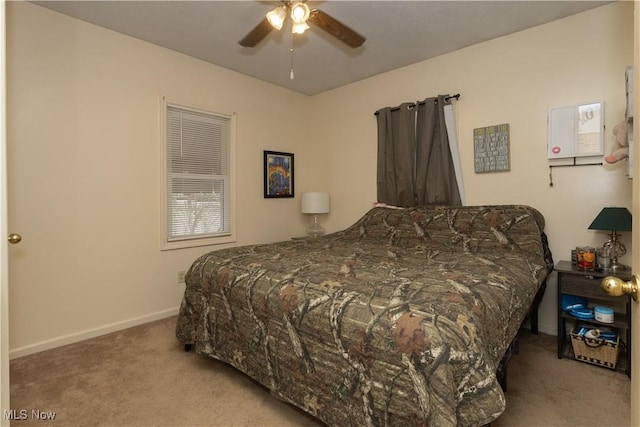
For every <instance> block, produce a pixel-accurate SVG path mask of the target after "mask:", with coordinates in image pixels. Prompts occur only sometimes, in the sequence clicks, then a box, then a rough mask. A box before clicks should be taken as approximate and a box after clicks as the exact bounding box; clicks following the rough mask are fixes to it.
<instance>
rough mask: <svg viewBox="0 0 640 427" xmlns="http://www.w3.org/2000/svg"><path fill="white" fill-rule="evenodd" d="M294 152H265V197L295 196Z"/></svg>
mask: <svg viewBox="0 0 640 427" xmlns="http://www.w3.org/2000/svg"><path fill="white" fill-rule="evenodd" d="M294 195H295V192H294V188H293V154H292V153H281V152H279V151H265V152H264V197H265V198H277V197H294Z"/></svg>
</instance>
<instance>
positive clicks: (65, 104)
mask: <svg viewBox="0 0 640 427" xmlns="http://www.w3.org/2000/svg"><path fill="white" fill-rule="evenodd" d="M7 6H8V7H7V44H8V45H7V78H8V82H7V86H8V93H7V95H8V100H7V103H8V104H7V105H8V136H7V140H8V151H9V153H8V155H9V157H8V158H9V177H8V178H9V225H10V229H11V230H12V231H14V232H20V233H21V234H22V235H23V238H24V240H23V242H22V243H21V244H20V245H16V246H12V248H11V251H10V274H11V276H10V328H11V334H10V337H11V348H12V350H13V351H12V354H13V355H14V356H19V355H21V354H27V353H29V352H33V351H38V350H41V349H45V348H48V347H52V346H56V345H60V344H64V343H66V342H72V341H76V340H78V339H82V338H86V337H89V336H93V335H96V334H100V333H104V332H108V331H110V330H114V329H118V328H122V327H125V326H128V325H131V324H135V323H140V322H143V321H148V320H152V319H154V318H158V317H163V316H167V315H170V314H173V313H175V310H176V307H177V306H178V305H179V302H180V298H181V293H182V291H183V289H184V287H183V286H182V285H177V284H176V273H177V271H178V270H185V269H186V268H188V266H189V264H190V262H191V261H192V260H193V259H194V258H195V257H196V256H198V255H199V254H201V253H203V252H205V251H206V250H209V249H211V247H201V248H193V249H187V250H176V251H166V252H161V251H160V250H159V242H158V235H159V227H160V224H159V222H160V212H159V209H160V202H159V198H160V196H159V192H160V188H161V186H160V183H159V170H160V165H159V129H158V120H159V111H158V108H159V105H160V104H159V97H160V96H161V95H165V96H167V97H170V98H172V99H174V100H179V101H181V102H183V103H187V104H191V105H194V106H199V107H202V108H208V109H211V110H214V111H220V112H235V113H236V114H237V118H238V120H237V123H238V134H237V141H238V149H237V166H238V171H239V173H238V176H237V189H238V193H237V197H238V212H237V224H238V242H237V243H238V244H244V243H253V242H269V241H275V240H284V239H288V238H289V237H291V236H295V235H300V234H302V233H303V232H304V231H303V230H304V227H305V225H306V223H305V219H304V218H302V217H301V216H300V215H299V213H298V211H299V207H298V203H299V198H298V197H296V198H295V199H280V200H266V199H263V197H262V151H263V150H265V149H273V150H281V151H290V152H294V153H295V156H296V157H295V161H296V164H295V166H296V193H297V194H299V193H300V191H305V190H328V191H330V192H331V198H332V212H331V214H329V215H327V216H326V218H323V223H324V224H325V225H326V226H327V228H328V229H329V230H330V231H335V230H338V229H341V228H343V227H345V226H347V225H349V224H351V223H352V222H353V221H355V220H356V219H357V218H358V217H359V216H361V215H362V214H363V213H364V212H365V211H366V210H367V209H368V208H369V207H370V206H371V202H373V201H374V200H375V195H376V189H375V178H376V177H375V163H376V158H375V156H376V144H377V141H376V131H375V129H376V122H375V117H374V115H373V112H374V111H375V110H377V109H378V108H381V107H384V106H388V105H397V104H399V103H400V102H403V101H410V100H418V99H423V98H425V97H427V96H432V95H436V94H438V93H458V92H459V93H461V94H462V97H461V99H460V101H459V102H456V103H455V108H456V114H457V122H458V133H459V139H460V150H461V154H462V162H463V169H464V175H465V189H466V192H467V198H468V202H469V203H470V204H485V203H526V204H530V205H533V206H535V207H537V208H538V209H539V210H540V211H541V212H542V213H543V214H544V215H545V217H546V218H547V233H548V234H549V237H550V241H551V248H552V250H553V251H554V255H555V258H556V259H564V258H566V257H567V256H568V253H569V250H570V248H571V247H573V246H576V245H578V244H580V245H582V244H592V245H598V244H601V243H602V242H603V241H604V237H605V236H604V235H601V234H598V233H595V232H591V231H588V230H587V229H586V228H587V226H588V224H589V223H590V221H591V220H592V218H593V217H594V216H595V215H596V214H597V213H598V212H599V210H600V209H601V208H602V207H603V206H605V205H618V206H628V207H630V206H631V183H630V181H629V180H627V179H626V178H625V176H624V165H617V166H614V167H610V166H604V167H600V166H587V167H579V168H559V169H556V170H554V187H553V188H550V187H549V180H548V173H549V168H548V165H549V162H548V161H547V159H546V140H547V137H546V132H547V126H546V115H547V110H548V109H549V108H550V107H555V106H562V105H567V104H571V103H577V102H585V101H593V100H603V101H604V102H605V109H606V112H605V114H606V125H607V129H611V128H612V127H613V125H615V123H616V122H617V121H619V120H620V119H621V118H622V114H623V112H624V79H623V76H624V67H625V66H626V65H629V64H631V61H632V32H633V17H632V16H633V14H632V12H633V10H632V7H633V5H632V4H629V3H617V4H613V5H608V6H605V7H602V8H599V9H595V10H593V11H591V12H587V13H583V14H580V15H577V16H574V17H570V18H567V19H563V20H560V21H557V22H554V23H551V24H548V25H544V26H540V27H537V28H534V29H531V30H528V31H524V32H521V33H517V34H514V35H511V36H508V37H504V38H501V39H497V40H494V41H490V42H487V43H483V44H480V45H477V46H473V47H469V48H466V49H463V50H460V51H457V52H454V53H451V54H448V55H443V56H441V57H438V58H435V59H432V60H429V61H425V62H422V63H419V64H415V65H413V66H409V67H405V68H402V69H399V70H396V71H393V72H389V73H386V74H383V75H380V76H377V77H374V78H371V79H367V80H364V81H361V82H358V83H355V84H353V85H350V86H347V87H344V88H341V89H336V90H333V91H330V92H326V93H324V94H321V95H317V96H315V97H305V96H302V95H298V94H295V93H293V92H290V91H287V90H284V89H280V88H277V87H275V86H272V85H269V84H266V83H262V82H259V81H257V80H254V79H251V78H248V77H246V76H242V75H239V74H237V73H234V72H231V71H228V70H224V69H222V68H219V67H215V66H213V65H210V64H206V63H204V62H201V61H198V60H195V59H192V58H189V57H186V56H184V55H180V54H177V53H175V52H172V51H169V50H166V49H163V48H160V47H157V46H154V45H150V44H147V43H145V42H141V41H138V40H134V39H131V38H129V37H126V36H123V35H120V34H117V33H114V32H110V31H107V30H104V29H101V28H98V27H95V26H92V25H89V24H86V23H83V22H80V21H77V20H73V19H71V18H68V17H65V16H63V15H60V14H57V13H54V12H51V11H49V10H47V9H44V8H40V7H38V6H34V5H32V4H28V3H13V2H10V3H8V5H7ZM180 79H182V80H180ZM283 118H287V119H290V118H294V119H296V120H297V122H298V123H300V126H299V127H296V128H293V127H291V126H281V125H280V124H281V123H282V120H283ZM290 123H295V121H293V120H292V121H290ZM499 123H509V124H510V125H511V172H507V173H494V174H475V173H474V172H473V144H472V138H471V135H472V130H473V128H476V127H482V126H487V125H493V124H499ZM606 143H607V147H609V146H610V144H611V135H610V132H609V131H608V132H607V141H606ZM596 160H597V161H601V159H596ZM625 238H626V236H625ZM628 242H630V240H625V243H628ZM629 246H630V243H629ZM627 258H628V257H627ZM627 262H629V261H627ZM553 286H554V283H551V288H550V289H549V291H548V294H547V298H545V307H544V311H543V319H542V328H543V330H544V331H547V332H550V333H555V314H554V313H553V304H554V303H555V299H554V296H553V293H554V291H555V289H554V288H553Z"/></svg>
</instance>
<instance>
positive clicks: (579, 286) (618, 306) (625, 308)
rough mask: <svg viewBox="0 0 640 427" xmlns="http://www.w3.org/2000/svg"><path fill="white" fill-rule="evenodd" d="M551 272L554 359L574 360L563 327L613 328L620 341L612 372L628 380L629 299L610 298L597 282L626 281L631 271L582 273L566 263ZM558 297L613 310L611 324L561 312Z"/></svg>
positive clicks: (560, 302)
mask: <svg viewBox="0 0 640 427" xmlns="http://www.w3.org/2000/svg"><path fill="white" fill-rule="evenodd" d="M554 270H555V271H556V272H557V273H558V306H557V310H558V359H562V358H563V357H566V358H572V359H573V358H574V354H573V348H572V346H571V342H570V336H569V333H568V332H567V327H570V328H573V325H574V324H575V323H576V322H582V323H587V324H590V325H602V326H609V327H614V328H618V330H619V333H620V337H621V339H620V345H621V347H620V353H619V355H618V363H617V364H616V370H619V371H624V372H626V373H627V375H628V376H631V296H629V295H625V296H622V297H612V296H609V295H607V293H606V292H605V291H604V290H602V288H601V287H600V281H601V280H602V278H604V277H607V276H615V277H619V278H620V279H622V280H630V279H631V271H630V270H623V271H620V270H618V271H616V272H615V273H614V272H612V271H608V270H607V271H604V270H600V271H584V270H578V268H577V267H576V266H575V265H573V264H571V262H570V261H560V262H558V263H557V264H556V265H555V267H554ZM562 294H568V295H575V296H579V297H582V298H585V299H587V300H588V301H589V306H594V305H604V306H607V307H611V308H613V310H614V322H613V323H602V322H599V321H597V320H595V319H578V318H577V317H573V316H572V315H570V314H569V313H566V312H564V311H563V310H562V297H561V296H562ZM623 333H624V334H623Z"/></svg>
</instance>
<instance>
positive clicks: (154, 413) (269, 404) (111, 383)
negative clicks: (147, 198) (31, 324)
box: [11, 317, 630, 427]
mask: <svg viewBox="0 0 640 427" xmlns="http://www.w3.org/2000/svg"><path fill="white" fill-rule="evenodd" d="M174 324H175V317H172V318H168V319H164V320H160V321H157V322H153V323H149V324H146V325H142V326H137V327H135V328H131V329H127V330H125V331H121V332H116V333H113V334H110V335H106V336H103V337H98V338H94V339H92V340H88V341H84V342H82V343H77V344H72V345H68V346H65V347H60V348H57V349H53V350H49V351H45V352H41V353H38V354H34V355H31V356H26V357H23V358H19V359H15V360H12V361H11V408H12V409H14V410H16V412H15V414H16V415H17V416H19V417H20V416H21V415H23V414H24V415H26V419H25V420H23V421H14V422H12V425H13V426H29V425H37V426H47V425H50V426H62V425H74V426H85V425H103V426H238V427H241V426H320V425H321V424H320V423H318V422H317V421H315V420H314V419H313V418H311V417H309V416H307V415H306V414H305V413H303V412H301V411H299V410H297V409H295V408H293V407H292V406H290V405H288V404H286V403H283V402H281V401H279V400H277V399H274V398H273V397H271V395H270V394H269V392H268V391H266V390H265V389H264V388H262V387H261V386H259V385H257V384H256V383H255V382H253V381H252V380H250V379H249V378H247V377H246V376H244V375H243V374H240V373H238V372H237V371H235V370H234V369H233V368H231V367H229V366H227V365H225V364H223V363H220V362H217V361H215V360H211V359H207V358H205V357H204V356H199V355H196V354H194V353H185V352H184V351H183V347H182V346H181V345H180V344H179V343H178V341H177V340H176V339H175V337H174V333H173V330H174ZM506 396H507V410H506V412H505V413H504V414H503V415H502V416H501V417H500V418H499V419H498V420H496V421H494V422H493V423H492V424H491V425H492V427H500V426H545V427H549V426H585V427H586V426H598V427H602V426H628V425H629V399H630V390H629V379H628V378H627V376H626V375H624V374H622V373H619V372H614V371H611V370H608V369H604V368H599V367H597V366H591V365H588V364H585V363H581V362H576V361H572V360H566V359H563V360H558V359H557V358H556V353H555V337H552V336H547V335H538V336H535V335H532V334H530V333H528V332H527V331H525V332H523V334H522V338H521V341H520V354H518V355H516V356H514V357H513V358H512V359H511V363H510V364H509V372H508V392H507V395H506ZM33 410H36V411H41V413H43V414H46V413H47V412H55V413H56V414H55V419H54V420H53V421H42V420H37V419H35V418H33V416H32V415H33V412H32V411H33ZM20 411H24V412H20Z"/></svg>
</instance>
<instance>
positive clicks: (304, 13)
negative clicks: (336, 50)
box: [239, 0, 366, 48]
mask: <svg viewBox="0 0 640 427" xmlns="http://www.w3.org/2000/svg"><path fill="white" fill-rule="evenodd" d="M281 3H282V4H281V5H279V6H278V7H276V8H275V9H273V10H272V11H270V12H268V13H267V15H266V17H265V18H264V19H263V20H262V21H261V22H260V23H259V24H258V25H256V27H255V28H254V29H253V30H251V31H250V32H249V34H247V35H246V36H245V37H244V38H243V39H242V40H240V42H239V43H240V45H241V46H244V47H255V46H256V45H257V44H258V43H260V41H261V40H262V39H264V38H265V37H266V36H267V35H268V34H269V32H271V30H272V29H276V30H280V29H281V28H282V26H283V24H284V22H285V20H286V18H287V14H289V16H290V18H291V21H292V25H291V32H292V33H293V34H302V33H304V31H305V30H307V29H308V28H309V25H308V24H307V22H311V23H312V24H314V25H317V26H318V27H320V28H322V29H323V30H324V31H326V32H327V33H329V34H331V35H332V36H334V37H336V38H337V39H339V40H340V41H342V42H343V43H345V44H347V45H348V46H350V47H352V48H357V47H360V46H361V45H362V43H364V41H365V40H366V39H365V38H364V37H362V36H361V35H360V34H358V33H357V32H355V31H354V30H352V29H351V28H349V27H347V26H346V25H344V24H343V23H342V22H340V21H338V20H337V19H335V18H333V17H332V16H330V15H328V14H326V13H325V12H323V11H321V10H319V9H309V6H307V4H306V0H304V1H292V0H286V1H281Z"/></svg>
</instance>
